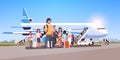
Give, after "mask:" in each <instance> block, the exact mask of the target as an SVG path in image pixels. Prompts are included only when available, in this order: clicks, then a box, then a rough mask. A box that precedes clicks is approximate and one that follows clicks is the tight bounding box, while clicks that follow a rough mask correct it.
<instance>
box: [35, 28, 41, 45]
mask: <svg viewBox="0 0 120 60" xmlns="http://www.w3.org/2000/svg"><path fill="white" fill-rule="evenodd" d="M41 36H42V34H41V31H40V29H37V30H36V35H35V38H36V39H37V47H40V41H41V39H40V38H41Z"/></svg>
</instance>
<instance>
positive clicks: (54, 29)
mask: <svg viewBox="0 0 120 60" xmlns="http://www.w3.org/2000/svg"><path fill="white" fill-rule="evenodd" d="M56 40H57V30H56V26H55V25H53V35H52V41H53V43H52V46H53V47H55V44H56V43H57V41H56Z"/></svg>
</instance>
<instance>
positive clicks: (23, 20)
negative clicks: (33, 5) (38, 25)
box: [21, 8, 32, 23]
mask: <svg viewBox="0 0 120 60" xmlns="http://www.w3.org/2000/svg"><path fill="white" fill-rule="evenodd" d="M21 22H22V23H30V22H32V19H31V18H29V16H28V14H27V11H26V9H25V8H23V17H22V19H21Z"/></svg>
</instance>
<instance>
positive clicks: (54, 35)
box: [28, 18, 74, 48]
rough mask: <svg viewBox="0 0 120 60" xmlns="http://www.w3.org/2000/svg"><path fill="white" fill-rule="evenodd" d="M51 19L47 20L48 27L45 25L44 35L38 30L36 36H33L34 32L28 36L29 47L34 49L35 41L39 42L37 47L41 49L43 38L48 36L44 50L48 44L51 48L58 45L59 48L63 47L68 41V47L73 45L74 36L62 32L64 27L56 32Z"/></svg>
mask: <svg viewBox="0 0 120 60" xmlns="http://www.w3.org/2000/svg"><path fill="white" fill-rule="evenodd" d="M51 22H52V20H51V18H47V20H46V25H44V27H43V28H44V34H42V33H41V31H40V29H37V31H36V34H35V36H33V35H32V32H30V33H29V36H28V45H29V47H32V45H33V42H32V41H33V40H37V44H36V45H37V47H41V44H40V43H41V37H42V36H43V35H46V40H45V43H44V48H47V47H48V46H47V44H49V48H52V47H55V45H56V44H58V47H63V46H64V45H65V42H66V41H68V44H67V45H71V44H72V45H73V42H74V35H73V34H71V33H70V32H68V33H67V32H66V31H65V30H64V31H63V30H62V27H59V28H58V30H56V26H55V25H52V24H51Z"/></svg>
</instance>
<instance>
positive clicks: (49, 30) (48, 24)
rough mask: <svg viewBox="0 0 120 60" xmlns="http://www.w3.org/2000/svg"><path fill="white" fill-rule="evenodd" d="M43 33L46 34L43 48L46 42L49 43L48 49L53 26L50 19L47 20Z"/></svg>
mask: <svg viewBox="0 0 120 60" xmlns="http://www.w3.org/2000/svg"><path fill="white" fill-rule="evenodd" d="M44 31H45V34H46V41H45V48H46V46H47V41H49V48H51V41H52V34H53V26H52V24H51V18H47V20H46V25H45V26H44Z"/></svg>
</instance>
